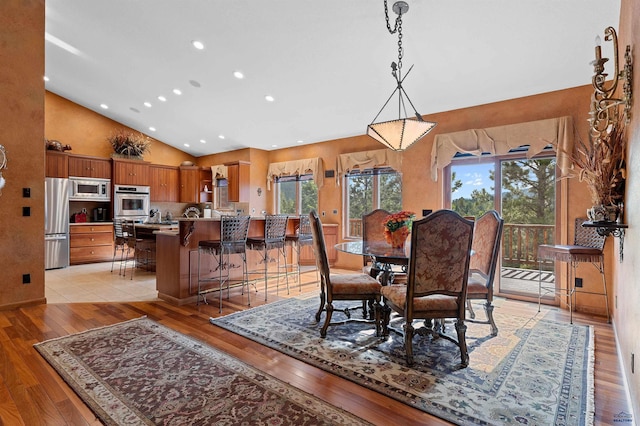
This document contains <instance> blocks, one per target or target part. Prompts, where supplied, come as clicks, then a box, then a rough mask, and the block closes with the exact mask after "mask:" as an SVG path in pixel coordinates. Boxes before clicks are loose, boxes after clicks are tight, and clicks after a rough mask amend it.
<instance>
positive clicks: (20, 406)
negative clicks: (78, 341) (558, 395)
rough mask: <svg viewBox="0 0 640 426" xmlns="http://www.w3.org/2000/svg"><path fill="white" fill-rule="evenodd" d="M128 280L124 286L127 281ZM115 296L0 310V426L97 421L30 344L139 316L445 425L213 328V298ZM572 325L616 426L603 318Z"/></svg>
mask: <svg viewBox="0 0 640 426" xmlns="http://www.w3.org/2000/svg"><path fill="white" fill-rule="evenodd" d="M100 265H102V266H95V267H94V268H95V269H96V271H95V272H94V273H95V274H97V275H98V277H96V282H99V283H100V286H103V285H104V282H105V281H107V280H108V279H107V277H111V278H109V279H112V280H113V282H114V285H116V284H117V285H118V286H119V287H118V288H120V289H121V288H122V287H123V286H126V284H123V283H122V281H123V279H122V277H118V275H117V273H114V274H110V272H109V270H110V267H111V264H110V263H109V264H100ZM72 268H73V267H72ZM72 268H69V269H70V271H65V276H66V277H67V279H69V280H72V279H73V278H72V276H73V273H74V271H83V273H84V269H82V268H78V269H76V270H74V269H72ZM107 274H108V275H107ZM80 275H81V274H80ZM140 276H141V278H139V279H140V280H145V279H147V280H149V279H153V278H152V277H151V276H149V275H145V274H140ZM304 277H305V280H303V283H304V282H305V281H309V280H311V279H315V273H313V272H311V273H306V274H304ZM134 280H135V278H134ZM127 281H129V282H130V280H128V279H127ZM86 285H87V286H89V285H90V283H89V282H88V281H87V284H86ZM262 288H263V287H262V286H258V289H259V290H261V291H260V293H259V297H252V304H253V305H254V306H257V305H261V304H264V303H265V302H264V294H263V291H262ZM283 289H284V286H283V285H282V283H281V285H280V289H279V294H278V295H277V296H276V294H275V292H276V290H275V282H273V283H270V288H269V295H268V297H269V302H272V301H274V300H277V299H279V298H283V297H293V296H298V295H300V294H301V292H300V291H299V289H298V285H297V284H294V283H293V282H292V283H291V293H290V295H289V296H287V295H286V290H283ZM302 293H315V294H317V293H318V287H317V284H316V283H309V282H306V283H304V284H303V286H302ZM121 297H122V296H121V294H120V291H118V292H117V298H118V301H108V302H102V301H101V302H84V303H49V304H47V305H39V306H32V307H26V308H22V309H16V310H10V311H0V342H1V348H0V425H29V426H31V425H74V426H75V425H87V424H91V425H94V424H95V425H98V424H100V422H99V421H98V420H97V419H96V418H95V416H94V415H93V413H92V412H91V410H90V409H89V408H88V407H87V406H85V405H84V403H83V402H82V401H81V400H80V398H78V397H77V396H76V394H75V393H74V392H73V391H72V390H71V389H70V388H69V387H68V386H67V385H66V384H65V382H64V381H63V380H62V379H61V378H60V376H58V374H57V373H56V372H55V371H54V370H53V369H52V368H51V367H50V366H49V365H48V364H47V362H46V361H45V360H44V359H43V358H42V357H41V356H40V355H39V354H38V353H37V352H36V350H35V349H34V348H33V344H34V343H37V342H41V341H43V340H47V339H52V338H55V337H59V336H66V335H68V334H71V333H77V332H80V331H83V330H87V329H91V328H96V327H100V326H105V325H110V324H114V323H117V322H120V321H125V320H128V319H132V318H138V317H140V316H143V315H147V316H148V317H149V318H151V319H153V320H155V321H158V322H160V323H162V324H164V325H166V326H168V327H171V328H172V329H174V330H177V331H179V332H182V333H184V334H187V335H189V336H192V337H194V338H197V339H200V340H202V341H203V342H206V343H208V344H209V345H211V346H214V347H216V348H219V349H221V350H223V351H225V352H227V353H229V354H231V355H233V356H235V357H237V358H239V359H241V360H243V361H245V362H246V363H248V364H251V365H253V366H255V367H257V368H259V369H261V370H263V371H265V372H266V373H268V374H271V375H274V376H276V377H278V378H279V379H281V380H283V381H285V382H288V383H291V384H292V385H294V386H296V387H298V388H300V389H302V390H304V391H306V392H309V393H312V394H314V395H316V396H318V397H320V398H322V399H324V400H326V401H328V402H329V403H331V404H333V405H336V406H339V407H342V408H344V409H346V410H348V411H350V412H352V413H354V414H356V415H358V416H360V417H362V418H363V419H366V420H368V421H370V422H372V423H374V424H380V425H399V424H402V425H412V424H429V425H445V424H449V423H448V422H446V421H443V420H441V419H438V418H435V417H433V416H430V415H428V414H425V413H423V412H422V411H419V410H416V409H414V408H412V407H410V406H407V405H404V404H402V403H400V402H397V401H395V400H393V399H391V398H388V397H385V396H383V395H380V394H378V393H377V392H374V391H370V390H368V389H365V388H363V387H360V386H358V385H356V384H354V383H352V382H350V381H347V380H344V379H341V378H339V377H336V376H333V375H331V374H329V373H326V372H325V371H322V370H320V369H317V368H314V367H312V366H310V365H308V364H305V363H303V362H301V361H297V360H295V359H293V358H290V357H288V356H286V355H283V354H281V353H279V352H277V351H275V350H271V349H269V348H266V347H264V346H261V345H259V344H257V343H255V342H252V341H250V340H248V339H245V338H243V337H240V336H238V335H235V334H234V333H231V332H228V331H225V330H223V329H220V328H218V327H214V326H211V325H210V324H209V322H208V319H209V317H211V316H213V317H216V316H219V315H220V314H219V313H218V305H217V302H215V301H212V303H211V305H200V306H194V305H188V306H182V307H177V306H171V305H169V304H167V303H164V302H162V301H158V300H157V299H156V300H151V301H143V302H141V301H133V302H125V301H122V299H121ZM214 299H215V298H214ZM243 309H247V306H246V296H245V297H244V298H243V297H242V296H241V295H240V291H239V289H235V290H232V292H231V300H229V301H227V300H225V303H224V309H223V313H222V315H226V314H229V313H231V312H235V311H238V310H243ZM496 309H500V310H501V311H502V312H509V311H511V312H515V311H518V312H520V313H522V312H523V311H531V312H532V314H533V313H534V312H536V311H537V306H536V305H534V304H529V303H526V302H519V301H509V300H500V301H499V307H498V308H496ZM548 318H553V319H557V320H558V321H568V314H567V312H566V311H562V310H558V309H554V310H552V311H551V312H550V313H549V314H548ZM574 321H575V322H576V323H578V324H589V325H592V326H593V327H594V330H595V343H596V351H595V362H596V369H595V404H596V421H595V424H596V425H605V424H614V421H615V419H616V418H617V417H616V416H617V415H618V414H619V413H621V412H625V413H630V408H629V405H628V402H627V399H626V395H627V394H626V391H625V389H624V383H623V380H622V377H621V372H620V369H619V362H618V357H617V353H616V343H615V339H614V332H613V328H612V326H611V325H609V324H607V323H606V321H605V320H603V319H602V318H599V317H593V316H588V315H581V314H575V313H574Z"/></svg>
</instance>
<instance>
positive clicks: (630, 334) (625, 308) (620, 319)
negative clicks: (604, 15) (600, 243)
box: [613, 0, 640, 423]
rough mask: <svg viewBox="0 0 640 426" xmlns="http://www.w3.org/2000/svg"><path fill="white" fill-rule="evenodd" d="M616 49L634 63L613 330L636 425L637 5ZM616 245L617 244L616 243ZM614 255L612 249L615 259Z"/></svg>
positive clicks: (639, 312)
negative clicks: (621, 254)
mask: <svg viewBox="0 0 640 426" xmlns="http://www.w3.org/2000/svg"><path fill="white" fill-rule="evenodd" d="M618 33H619V45H620V47H619V49H620V52H621V54H622V52H624V48H625V47H626V45H631V54H632V56H633V57H634V59H635V64H634V65H635V67H634V68H635V69H634V76H633V92H634V93H633V95H634V98H635V99H634V105H633V109H632V118H631V122H630V123H629V124H630V125H629V127H628V128H627V131H628V133H627V136H628V141H629V151H628V164H627V170H628V177H627V193H626V195H625V214H624V216H625V222H626V223H628V224H629V229H628V230H627V232H626V235H625V238H624V261H623V262H620V263H619V262H618V261H615V262H614V264H613V266H614V268H615V275H614V276H615V279H614V281H615V283H616V285H615V287H614V297H615V298H616V300H617V305H618V308H617V309H616V311H615V312H616V315H615V317H614V326H615V330H616V335H617V338H618V346H619V351H620V358H621V360H622V364H623V366H624V372H625V377H627V379H628V384H629V392H630V394H631V401H632V404H633V410H634V413H633V414H634V416H633V418H634V419H635V421H636V422H637V423H638V422H640V264H639V263H638V260H639V259H638V253H640V229H638V226H640V190H639V188H640V102H639V99H640V98H639V96H640V72H639V71H640V65H639V64H638V58H640V50H639V48H640V2H638V1H634V0H622V7H621V10H620V28H619V31H618ZM616 243H617V241H616ZM617 256H618V251H617V247H616V258H617ZM632 353H633V354H635V373H634V374H632V373H631V354H632Z"/></svg>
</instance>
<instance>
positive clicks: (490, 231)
mask: <svg viewBox="0 0 640 426" xmlns="http://www.w3.org/2000/svg"><path fill="white" fill-rule="evenodd" d="M503 225H504V219H502V218H501V217H500V215H499V214H498V212H497V211H495V210H489V211H488V212H486V213H485V214H483V215H482V216H480V218H479V219H478V220H476V221H475V227H474V230H473V243H472V244H471V251H472V253H473V254H472V256H471V260H470V261H469V273H470V274H471V275H470V277H469V283H468V286H467V310H468V311H469V320H468V321H471V322H476V323H480V324H490V325H491V335H492V336H496V335H497V334H498V327H497V326H496V323H495V321H494V319H493V281H494V278H495V275H496V268H497V265H498V260H499V254H500V243H501V238H502V227H503ZM472 300H484V301H485V304H484V311H485V313H486V315H487V320H486V321H480V320H476V319H475V316H476V315H475V313H474V312H473V307H472V305H471V301H472Z"/></svg>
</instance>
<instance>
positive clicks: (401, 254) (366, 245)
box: [335, 240, 411, 285]
mask: <svg viewBox="0 0 640 426" xmlns="http://www.w3.org/2000/svg"><path fill="white" fill-rule="evenodd" d="M335 249H336V250H338V251H340V252H343V253H349V254H355V255H359V256H370V257H371V258H372V260H373V266H372V269H373V270H374V271H376V272H377V273H376V275H377V278H378V279H379V280H380V283H381V284H382V285H390V284H393V278H394V274H395V272H394V266H399V267H400V269H401V270H402V272H403V273H406V272H407V268H408V266H409V257H410V254H411V245H410V244H405V246H404V247H391V245H390V244H389V243H387V242H385V241H364V240H359V241H346V242H342V243H338V244H336V245H335Z"/></svg>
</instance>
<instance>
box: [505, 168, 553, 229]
mask: <svg viewBox="0 0 640 426" xmlns="http://www.w3.org/2000/svg"><path fill="white" fill-rule="evenodd" d="M502 193H503V196H502V212H503V217H504V220H505V222H507V223H530V224H546V225H553V224H554V223H555V160H554V159H551V158H547V159H536V160H514V161H504V162H502Z"/></svg>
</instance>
